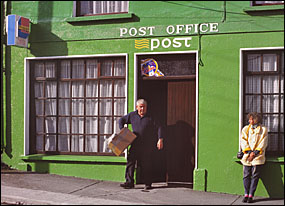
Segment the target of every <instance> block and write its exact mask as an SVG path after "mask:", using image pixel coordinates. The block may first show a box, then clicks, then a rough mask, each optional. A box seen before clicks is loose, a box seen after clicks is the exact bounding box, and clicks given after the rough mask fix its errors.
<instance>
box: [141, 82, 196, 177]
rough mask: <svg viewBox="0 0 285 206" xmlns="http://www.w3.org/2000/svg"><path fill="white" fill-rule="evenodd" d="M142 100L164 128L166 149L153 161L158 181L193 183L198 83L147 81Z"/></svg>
mask: <svg viewBox="0 0 285 206" xmlns="http://www.w3.org/2000/svg"><path fill="white" fill-rule="evenodd" d="M140 88H141V89H140V92H139V94H140V95H139V98H145V99H146V100H147V102H148V112H150V113H151V115H152V116H153V117H154V119H156V120H157V122H159V123H160V124H161V125H163V126H164V130H165V132H164V133H165V138H164V149H163V150H162V151H156V153H155V155H154V157H153V160H154V165H153V170H154V173H153V174H154V178H155V182H162V181H163V182H164V181H168V182H193V170H194V160H195V158H194V155H195V119H196V118H195V108H196V105H195V103H196V94H195V92H196V83H195V80H143V81H142V82H141V87H140Z"/></svg>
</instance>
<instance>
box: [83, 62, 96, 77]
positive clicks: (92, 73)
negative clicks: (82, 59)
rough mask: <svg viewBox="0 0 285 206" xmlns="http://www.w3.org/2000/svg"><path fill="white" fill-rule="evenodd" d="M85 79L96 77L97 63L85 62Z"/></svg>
mask: <svg viewBox="0 0 285 206" xmlns="http://www.w3.org/2000/svg"><path fill="white" fill-rule="evenodd" d="M86 63H87V68H86V69H87V71H86V78H97V77H98V61H97V60H88V61H87V62H86Z"/></svg>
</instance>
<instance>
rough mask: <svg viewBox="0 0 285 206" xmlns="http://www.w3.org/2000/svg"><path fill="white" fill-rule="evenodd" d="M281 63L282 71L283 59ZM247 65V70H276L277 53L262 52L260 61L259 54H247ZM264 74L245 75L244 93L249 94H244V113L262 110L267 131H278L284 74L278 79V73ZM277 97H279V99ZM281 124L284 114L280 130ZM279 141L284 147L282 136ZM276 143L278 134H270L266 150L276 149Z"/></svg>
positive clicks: (282, 128)
mask: <svg viewBox="0 0 285 206" xmlns="http://www.w3.org/2000/svg"><path fill="white" fill-rule="evenodd" d="M283 55H284V53H283ZM282 59H283V58H282ZM282 65H283V71H284V60H283V63H282ZM247 66H248V67H247V68H248V71H249V72H270V71H277V55H276V54H263V61H261V54H250V55H248V62H247ZM281 67H282V66H281ZM264 74H265V75H255V76H247V77H246V79H245V81H246V88H245V92H246V94H250V95H246V96H245V102H246V105H245V110H246V113H249V112H259V113H260V112H262V113H263V114H264V115H263V124H264V125H265V126H266V127H267V128H268V131H269V132H278V127H279V115H278V113H279V110H280V111H281V113H283V114H284V107H283V102H284V95H281V96H280V95H279V89H281V91H280V92H281V93H282V94H284V76H282V77H281V79H280V78H279V76H278V75H266V73H264ZM279 81H280V82H279ZM279 83H281V87H279ZM279 98H281V100H280V99H279ZM279 100H280V101H279ZM280 103H281V104H280ZM261 105H262V107H261ZM268 113H271V114H268ZM272 113H273V114H272ZM283 125H284V115H281V119H280V131H284V126H283ZM281 141H282V144H283V147H282V148H284V138H283V139H282V140H281ZM278 144H279V143H278V134H270V135H269V145H268V150H270V151H276V150H278Z"/></svg>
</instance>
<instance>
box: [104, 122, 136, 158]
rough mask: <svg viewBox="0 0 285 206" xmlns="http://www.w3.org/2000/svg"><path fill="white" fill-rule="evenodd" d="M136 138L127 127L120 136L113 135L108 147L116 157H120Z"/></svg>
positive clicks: (109, 139)
mask: <svg viewBox="0 0 285 206" xmlns="http://www.w3.org/2000/svg"><path fill="white" fill-rule="evenodd" d="M136 137H137V136H136V135H135V134H134V133H132V132H131V131H130V130H129V129H128V128H127V127H124V128H123V129H121V131H120V132H119V134H113V135H112V136H111V137H109V138H108V140H107V141H108V147H109V148H110V149H111V150H112V151H113V153H114V154H115V155H117V156H119V155H120V154H121V153H122V152H123V151H124V150H125V149H126V148H127V147H128V146H129V145H130V144H131V143H132V142H133V141H134V139H135V138H136Z"/></svg>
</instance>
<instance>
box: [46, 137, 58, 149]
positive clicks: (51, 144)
mask: <svg viewBox="0 0 285 206" xmlns="http://www.w3.org/2000/svg"><path fill="white" fill-rule="evenodd" d="M45 151H56V139H55V135H47V136H46V142H45Z"/></svg>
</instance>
